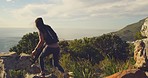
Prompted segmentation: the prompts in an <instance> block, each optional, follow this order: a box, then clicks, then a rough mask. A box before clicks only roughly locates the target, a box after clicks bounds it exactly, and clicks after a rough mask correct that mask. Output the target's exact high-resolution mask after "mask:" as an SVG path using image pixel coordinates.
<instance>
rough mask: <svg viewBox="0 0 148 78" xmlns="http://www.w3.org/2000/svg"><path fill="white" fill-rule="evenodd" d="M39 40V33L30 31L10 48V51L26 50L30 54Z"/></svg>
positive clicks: (19, 51) (20, 51)
mask: <svg viewBox="0 0 148 78" xmlns="http://www.w3.org/2000/svg"><path fill="white" fill-rule="evenodd" d="M38 41H39V38H38V33H37V32H33V33H28V34H26V35H24V36H23V37H22V39H21V40H20V41H19V42H18V44H17V45H16V46H14V47H12V48H10V50H9V51H10V52H12V51H14V52H16V53H18V54H20V53H22V52H24V53H27V54H30V53H31V52H32V50H33V49H34V48H35V46H36V45H37V43H38Z"/></svg>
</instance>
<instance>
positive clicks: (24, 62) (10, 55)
mask: <svg viewBox="0 0 148 78" xmlns="http://www.w3.org/2000/svg"><path fill="white" fill-rule="evenodd" d="M30 59H31V56H30V55H28V54H21V55H18V54H17V53H15V52H7V53H1V54H0V69H1V70H0V78H10V70H14V71H15V70H21V71H24V70H25V72H26V73H29V74H37V73H39V72H40V68H39V67H37V66H34V67H31V61H30Z"/></svg>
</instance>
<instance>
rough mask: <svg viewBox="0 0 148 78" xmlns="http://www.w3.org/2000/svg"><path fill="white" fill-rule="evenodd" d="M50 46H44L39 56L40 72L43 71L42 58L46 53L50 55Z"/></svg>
mask: <svg viewBox="0 0 148 78" xmlns="http://www.w3.org/2000/svg"><path fill="white" fill-rule="evenodd" d="M50 54H51V52H50V48H49V47H47V46H46V47H45V48H44V50H43V53H42V54H41V56H40V68H41V72H44V58H45V57H46V56H48V55H50Z"/></svg>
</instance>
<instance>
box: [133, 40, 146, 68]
mask: <svg viewBox="0 0 148 78" xmlns="http://www.w3.org/2000/svg"><path fill="white" fill-rule="evenodd" d="M134 45H135V48H134V49H135V50H134V60H135V61H136V63H135V67H137V68H142V67H145V68H147V67H148V60H147V55H146V54H147V51H146V46H147V44H145V42H144V41H143V40H137V41H136V42H135V43H134Z"/></svg>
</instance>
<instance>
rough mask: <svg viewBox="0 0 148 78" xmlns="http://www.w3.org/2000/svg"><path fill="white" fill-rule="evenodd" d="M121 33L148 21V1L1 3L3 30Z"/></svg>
mask: <svg viewBox="0 0 148 78" xmlns="http://www.w3.org/2000/svg"><path fill="white" fill-rule="evenodd" d="M40 16H41V17H43V19H44V21H45V23H46V24H49V25H51V26H53V27H55V28H92V29H120V28H123V27H124V26H126V25H128V24H131V23H134V22H138V21H139V20H141V19H143V18H146V17H148V0H0V27H7V28H12V27H19V28H24V27H25V28H33V27H34V20H35V19H36V18H37V17H40Z"/></svg>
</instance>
